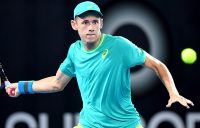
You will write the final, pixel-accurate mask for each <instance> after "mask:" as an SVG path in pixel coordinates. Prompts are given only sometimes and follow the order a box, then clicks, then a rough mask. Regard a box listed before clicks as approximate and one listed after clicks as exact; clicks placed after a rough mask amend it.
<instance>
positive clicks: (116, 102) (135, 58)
mask: <svg viewBox="0 0 200 128" xmlns="http://www.w3.org/2000/svg"><path fill="white" fill-rule="evenodd" d="M144 61H145V52H144V51H143V50H142V49H140V48H138V47H137V46H136V45H135V44H133V43H132V42H130V41H129V40H127V39H125V38H123V37H120V36H112V35H108V34H103V36H102V38H101V40H100V42H99V44H98V46H97V47H96V48H95V49H93V50H91V51H86V50H85V49H84V47H83V44H82V42H81V40H78V41H76V42H75V43H73V44H72V45H71V46H70V48H69V51H68V55H67V58H66V59H65V60H64V62H63V63H62V64H61V65H60V68H59V69H60V70H61V71H62V72H63V73H64V74H66V75H68V76H71V77H76V78H77V82H78V86H79V89H80V93H81V97H82V101H83V108H82V110H81V112H80V123H81V124H82V125H83V126H84V128H85V127H91V128H95V127H97V128H99V127H106V128H110V127H115V128H129V127H133V126H134V123H135V122H138V121H140V118H139V114H138V112H137V111H136V109H135V107H134V105H133V103H132V101H131V80H130V68H131V67H133V66H135V65H141V64H143V63H144Z"/></svg>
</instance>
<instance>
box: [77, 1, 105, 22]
mask: <svg viewBox="0 0 200 128" xmlns="http://www.w3.org/2000/svg"><path fill="white" fill-rule="evenodd" d="M87 11H95V12H97V13H99V15H100V16H103V14H102V13H101V10H100V8H99V6H98V5H97V4H95V3H93V2H91V1H85V2H81V3H79V4H78V5H77V6H76V7H75V9H74V18H75V17H76V16H78V15H80V14H83V13H84V12H87Z"/></svg>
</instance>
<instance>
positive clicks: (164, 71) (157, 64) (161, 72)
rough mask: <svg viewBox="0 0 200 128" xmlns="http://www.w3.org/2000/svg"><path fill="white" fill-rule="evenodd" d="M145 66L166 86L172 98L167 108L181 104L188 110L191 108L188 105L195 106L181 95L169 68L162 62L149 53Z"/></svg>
mask: <svg viewBox="0 0 200 128" xmlns="http://www.w3.org/2000/svg"><path fill="white" fill-rule="evenodd" d="M144 65H145V66H146V67H148V68H150V69H153V70H154V71H155V72H156V74H157V75H158V77H159V78H160V79H161V81H162V82H163V84H164V85H165V87H166V89H167V91H168V93H169V97H170V99H169V101H168V104H167V107H170V106H171V104H173V103H175V102H179V103H180V104H182V105H183V106H185V107H187V108H190V107H189V105H188V104H190V105H194V104H193V103H192V101H190V100H188V99H186V98H184V97H183V96H181V95H179V92H178V90H177V88H176V86H175V84H174V80H173V78H172V75H171V73H170V72H169V70H168V68H167V67H166V66H165V64H163V63H162V62H161V61H159V60H157V59H156V58H154V57H152V56H151V55H149V54H148V53H147V54H146V60H145V63H144Z"/></svg>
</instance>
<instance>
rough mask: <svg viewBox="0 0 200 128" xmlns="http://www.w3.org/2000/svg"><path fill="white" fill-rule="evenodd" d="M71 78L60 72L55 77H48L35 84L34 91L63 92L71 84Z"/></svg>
mask: <svg viewBox="0 0 200 128" xmlns="http://www.w3.org/2000/svg"><path fill="white" fill-rule="evenodd" d="M70 80H71V77H69V76H67V75H65V74H63V73H62V72H61V71H60V70H58V71H57V73H56V75H55V76H51V77H47V78H44V79H41V80H38V81H34V82H33V91H35V92H49V93H50V92H57V91H62V90H63V89H64V88H65V86H66V85H67V84H68V83H69V81H70Z"/></svg>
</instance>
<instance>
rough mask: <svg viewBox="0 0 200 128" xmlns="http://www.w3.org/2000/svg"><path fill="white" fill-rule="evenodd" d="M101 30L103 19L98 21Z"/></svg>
mask: <svg viewBox="0 0 200 128" xmlns="http://www.w3.org/2000/svg"><path fill="white" fill-rule="evenodd" d="M102 28H103V19H100V29H102Z"/></svg>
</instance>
